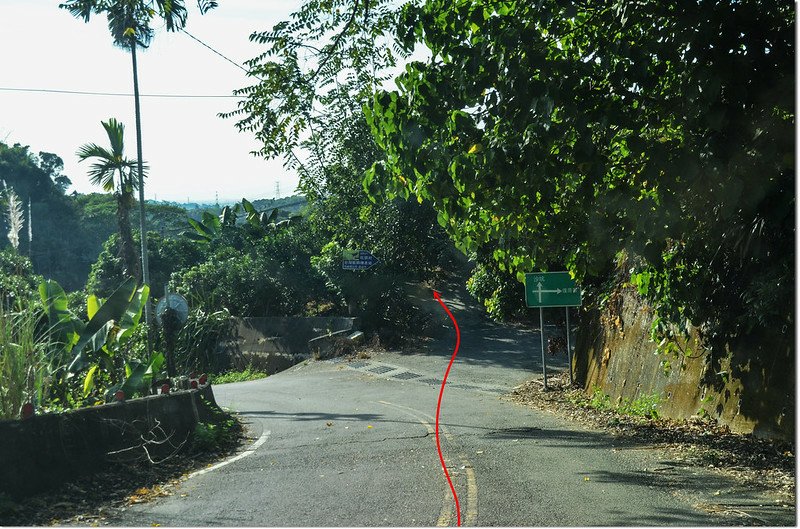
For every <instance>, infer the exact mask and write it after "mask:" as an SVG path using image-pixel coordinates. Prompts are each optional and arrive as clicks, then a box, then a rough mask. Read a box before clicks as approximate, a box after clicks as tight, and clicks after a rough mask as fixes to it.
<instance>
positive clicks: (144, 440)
mask: <svg viewBox="0 0 800 529" xmlns="http://www.w3.org/2000/svg"><path fill="white" fill-rule="evenodd" d="M216 407H217V405H216V402H215V400H214V394H213V392H212V391H211V386H206V387H204V388H202V389H199V390H189V391H179V392H175V393H171V394H169V395H153V396H150V397H144V398H141V399H132V400H129V401H125V402H118V403H114V404H106V405H103V406H96V407H92V408H83V409H79V410H74V411H68V412H65V413H60V414H46V415H37V416H34V417H31V418H29V419H23V420H13V421H10V420H6V421H0V492H4V493H6V494H8V495H9V496H10V497H12V498H23V497H25V496H29V495H31V494H35V493H37V492H40V491H43V490H46V489H48V488H51V487H53V486H55V485H58V484H60V483H62V482H64V481H66V480H68V479H70V478H73V477H75V476H76V475H79V474H86V473H91V472H93V471H96V470H99V469H101V468H102V467H103V466H105V465H107V464H108V463H112V462H115V461H134V460H145V459H146V458H147V457H150V458H152V459H153V460H154V461H157V460H159V459H161V458H163V457H166V456H168V455H170V454H172V453H174V452H175V451H176V450H178V449H181V448H184V447H187V446H188V443H189V436H190V435H191V433H192V432H193V431H194V428H195V425H196V424H197V423H198V422H199V421H203V422H208V421H211V420H212V417H211V412H210V408H211V409H213V408H216Z"/></svg>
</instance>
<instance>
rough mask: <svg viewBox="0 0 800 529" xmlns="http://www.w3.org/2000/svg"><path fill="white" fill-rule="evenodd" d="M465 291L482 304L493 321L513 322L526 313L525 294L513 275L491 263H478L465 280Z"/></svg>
mask: <svg viewBox="0 0 800 529" xmlns="http://www.w3.org/2000/svg"><path fill="white" fill-rule="evenodd" d="M467 290H468V291H469V293H470V294H472V295H473V296H474V297H475V299H477V300H478V301H480V302H481V303H483V306H484V307H486V313H487V314H488V315H489V317H490V318H492V319H493V320H497V321H504V320H513V319H516V318H521V317H523V316H524V315H525V313H526V310H527V309H526V308H525V293H524V290H523V289H522V288H520V284H519V281H517V278H516V277H515V276H514V275H513V274H511V273H509V272H503V271H502V270H500V269H499V268H498V267H497V264H496V263H495V262H493V261H480V262H478V264H477V265H476V266H475V268H474V269H473V271H472V276H471V277H470V278H469V279H468V280H467Z"/></svg>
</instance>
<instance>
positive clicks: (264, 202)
mask: <svg viewBox="0 0 800 529" xmlns="http://www.w3.org/2000/svg"><path fill="white" fill-rule="evenodd" d="M306 204H308V201H307V200H306V197H304V196H303V195H292V196H290V197H286V198H262V199H259V200H253V206H255V208H256V209H257V210H259V211H264V210H269V211H272V210H273V209H275V208H278V209H279V210H280V211H281V215H280V216H281V217H284V216H291V215H296V214H298V213H300V211H301V210H302V209H303V208H304V207H305V206H306Z"/></svg>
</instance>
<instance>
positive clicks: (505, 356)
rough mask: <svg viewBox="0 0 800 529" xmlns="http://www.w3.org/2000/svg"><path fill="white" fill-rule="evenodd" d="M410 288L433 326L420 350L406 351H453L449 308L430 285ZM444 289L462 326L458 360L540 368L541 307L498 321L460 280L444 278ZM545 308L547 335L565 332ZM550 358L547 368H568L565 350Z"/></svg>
mask: <svg viewBox="0 0 800 529" xmlns="http://www.w3.org/2000/svg"><path fill="white" fill-rule="evenodd" d="M520 288H522V285H520ZM406 293H407V295H408V298H409V300H410V301H411V303H412V304H414V306H415V307H417V309H418V310H419V311H420V312H422V313H423V314H425V315H426V316H427V317H428V318H429V319H430V321H431V325H430V326H429V327H430V329H432V331H431V332H429V333H428V336H427V341H426V342H423V343H422V344H420V346H419V347H418V348H417V349H416V350H414V351H412V352H408V351H407V352H406V353H407V354H415V353H416V354H424V355H426V356H440V357H449V356H450V355H452V353H453V345H454V339H455V330H454V329H453V324H452V322H451V321H450V319H449V318H448V316H447V315H446V313H445V312H444V311H443V310H442V308H441V306H440V305H439V304H438V302H437V301H436V300H434V299H433V296H432V290H431V289H429V288H424V287H422V286H421V285H419V284H415V283H408V284H407V285H406ZM440 293H441V294H442V300H443V301H444V302H445V304H446V305H447V306H448V308H449V309H450V310H451V311H452V313H453V316H454V317H455V318H456V321H457V322H458V326H459V328H460V330H461V348H460V349H459V353H458V360H457V362H458V363H460V364H464V365H469V366H484V367H499V368H506V369H509V370H515V371H520V370H522V371H528V372H531V373H538V372H541V369H542V357H541V355H542V349H541V337H540V335H539V329H538V327H539V325H538V323H539V322H538V312H536V315H537V317H536V318H534V317H533V316H534V313H533V312H531V320H530V323H525V324H519V323H497V322H494V321H491V320H490V319H489V318H488V317H487V316H486V313H485V310H484V308H483V307H482V306H481V305H480V303H478V302H477V301H476V300H475V299H473V298H472V296H471V295H470V294H469V292H467V289H466V288H465V286H464V284H463V283H462V282H459V281H452V280H451V281H447V282H443V284H442V286H441V290H440ZM551 310H562V309H551ZM547 314H548V311H547V310H546V311H545V340H547V337H548V336H561V334H563V333H564V332H565V330H564V329H563V328H557V327H552V326H549V325H548V323H547ZM534 320H536V321H535V322H534ZM546 361H547V367H548V369H554V370H563V369H566V366H567V356H566V352H563V353H560V354H557V355H554V356H551V355H547V358H546Z"/></svg>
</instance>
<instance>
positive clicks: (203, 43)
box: [181, 29, 250, 74]
mask: <svg viewBox="0 0 800 529" xmlns="http://www.w3.org/2000/svg"><path fill="white" fill-rule="evenodd" d="M181 31H182V32H183V33H186V34H187V35H188V36H189V37H191V38H192V39H194V40H196V41H197V42H199V43H200V44H202V45H203V46H205V47H206V48H208V49H209V50H211V51H212V52H214V53H216V54H217V55H219V56H220V57H222V58H223V59H225V60H226V61H228V62H229V63H231V64H232V65H234V66H236V67H237V68H239V69H240V70H242V71H243V72H244V73H246V74H249V73H250V71H249V70H248V69H247V68H245V67H244V66H242V65H241V64H239V63H238V62H236V61H234V60H232V59H229V58H228V57H226V56H225V55H223V54H222V53H220V52H218V51H217V50H215V49H214V48H212V47H211V46H209V45H208V44H206V43H205V42H203V41H202V40H200V39H198V38H197V37H195V36H194V35H192V34H191V33H189V32H188V31H186V30H185V29H181Z"/></svg>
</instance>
